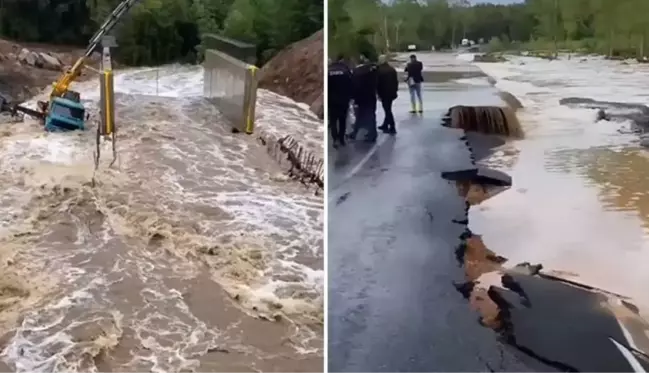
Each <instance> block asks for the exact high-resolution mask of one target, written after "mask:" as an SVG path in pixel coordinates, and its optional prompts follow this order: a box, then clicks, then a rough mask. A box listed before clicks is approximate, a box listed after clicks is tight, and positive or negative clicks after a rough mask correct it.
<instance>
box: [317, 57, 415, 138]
mask: <svg viewBox="0 0 649 373" xmlns="http://www.w3.org/2000/svg"><path fill="white" fill-rule="evenodd" d="M422 70H423V65H422V63H421V62H420V61H418V60H417V57H416V56H415V55H414V54H413V55H411V56H410V62H409V63H408V64H407V65H406V68H405V82H406V83H407V84H408V89H409V91H410V102H411V105H412V107H411V110H410V113H422V112H423V105H422V99H421V83H422V82H423V81H424V79H423V75H422ZM328 72H329V78H328V79H329V88H328V92H329V94H328V105H329V128H330V131H331V137H332V139H333V146H334V148H338V147H340V146H345V143H346V140H347V139H350V140H355V139H356V136H357V135H358V132H359V131H360V130H361V129H365V130H366V131H367V134H366V135H365V141H367V142H375V141H376V139H377V137H378V131H377V129H380V130H381V131H383V132H384V133H387V134H391V135H394V134H396V133H397V129H396V123H395V120H394V115H393V114H392V103H393V102H394V100H395V99H396V98H397V96H398V94H397V92H398V90H399V77H398V74H397V71H396V70H395V69H394V67H392V66H390V63H389V62H388V60H387V58H386V56H379V59H378V63H373V62H371V61H369V60H368V59H367V58H365V57H364V56H361V57H360V64H359V65H357V66H356V67H354V68H353V69H352V68H350V67H349V66H348V65H347V63H346V61H345V60H344V56H342V55H340V56H338V58H337V59H336V61H333V62H330V64H329V69H328ZM377 99H378V100H377ZM377 101H381V106H382V107H383V111H384V113H385V116H384V120H383V123H382V124H381V126H379V127H378V128H377V126H376V125H377V123H376V106H377ZM352 103H353V105H352ZM350 106H352V107H353V108H354V117H355V118H356V120H355V122H354V128H353V129H352V131H351V132H350V133H349V134H348V133H347V117H348V115H349V109H350Z"/></svg>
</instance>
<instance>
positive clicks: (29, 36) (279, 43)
mask: <svg viewBox="0 0 649 373" xmlns="http://www.w3.org/2000/svg"><path fill="white" fill-rule="evenodd" d="M119 2H120V0H65V1H62V0H0V35H2V36H4V37H9V38H11V39H14V40H18V41H29V42H40V43H58V44H71V45H79V46H83V45H86V44H87V42H88V40H89V38H90V37H91V36H92V34H93V33H94V32H95V31H96V29H97V26H98V25H99V24H101V23H102V22H103V20H104V19H105V17H106V16H107V15H108V14H109V13H110V12H111V11H112V9H113V8H114V7H115V6H116V5H117V4H119ZM323 17H324V11H323V1H322V0H141V1H140V3H139V4H138V5H136V7H134V8H133V9H132V10H131V12H130V13H129V14H128V15H127V16H126V17H125V19H124V20H123V21H122V22H121V23H120V25H119V27H118V30H117V32H116V35H117V38H118V40H117V41H118V44H119V48H118V53H119V58H120V61H121V62H123V63H127V64H131V65H154V64H160V63H165V62H170V61H178V60H184V61H188V62H193V61H195V59H196V48H195V47H196V45H197V44H198V43H199V42H200V35H201V34H203V33H208V32H209V33H217V34H222V35H225V36H229V37H232V38H235V39H239V40H242V41H246V42H250V43H253V44H256V45H257V47H258V51H259V57H260V58H261V61H262V62H263V61H265V60H267V59H268V58H269V57H270V56H272V55H273V54H274V53H275V52H277V51H278V50H279V49H281V48H283V47H284V46H286V45H288V44H290V43H292V42H294V41H297V40H300V39H302V38H304V37H307V36H309V35H310V34H312V33H314V32H315V31H317V30H319V29H321V28H322V23H323Z"/></svg>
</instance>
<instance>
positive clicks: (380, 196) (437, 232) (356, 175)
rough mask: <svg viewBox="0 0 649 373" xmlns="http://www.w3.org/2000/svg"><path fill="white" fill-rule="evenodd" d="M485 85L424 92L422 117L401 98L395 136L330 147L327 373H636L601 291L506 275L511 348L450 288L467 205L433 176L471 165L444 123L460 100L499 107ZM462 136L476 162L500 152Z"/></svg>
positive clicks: (458, 270) (456, 274) (457, 276)
mask: <svg viewBox="0 0 649 373" xmlns="http://www.w3.org/2000/svg"><path fill="white" fill-rule="evenodd" d="M484 89H485V88H480V87H478V88H467V87H466V86H461V87H460V86H458V85H453V84H450V83H449V84H446V83H445V84H438V85H436V86H435V88H431V87H427V89H426V90H425V93H424V94H425V96H424V97H425V103H424V107H425V112H424V114H423V115H420V116H410V115H409V114H408V113H407V110H408V105H409V104H408V98H407V92H405V91H402V92H400V97H399V99H398V100H397V102H396V104H395V116H396V119H397V121H398V125H397V126H398V127H397V130H398V131H399V133H398V135H397V136H396V137H391V136H388V135H383V134H382V135H380V136H381V137H380V138H379V142H378V143H377V145H374V146H372V145H367V144H361V143H358V144H350V145H348V146H347V147H346V148H344V149H339V150H333V149H329V154H328V156H329V165H330V167H329V170H328V176H327V177H328V182H329V200H328V204H329V225H328V227H329V228H328V283H329V286H328V291H329V298H328V332H329V334H328V343H329V350H328V359H329V360H328V368H329V371H338V372H342V371H347V372H349V371H517V372H521V371H543V372H550V371H628V372H631V371H634V369H635V370H636V371H642V370H638V369H639V368H637V366H636V367H635V368H634V366H632V363H629V360H628V359H627V358H625V357H624V356H623V353H620V350H619V348H618V347H616V345H615V344H614V343H613V342H612V341H611V338H612V339H614V340H616V341H619V342H622V343H623V344H624V343H626V342H624V341H626V339H625V338H626V335H625V332H624V331H623V330H622V329H621V328H620V323H618V321H617V320H616V318H615V317H613V315H612V313H611V312H607V311H604V310H603V308H602V307H599V305H600V304H601V303H602V302H603V299H602V297H601V296H599V295H597V294H594V293H592V292H589V291H586V290H584V289H581V288H577V287H574V286H569V285H566V284H565V283H561V282H558V281H551V280H548V279H544V278H540V277H535V276H529V275H520V274H515V273H512V274H511V276H508V277H507V280H509V282H510V283H509V284H508V286H507V287H510V288H514V287H515V286H514V287H513V285H512V282H516V284H514V285H516V286H520V287H522V288H523V289H524V294H525V297H524V298H525V299H522V298H521V296H520V295H519V294H516V293H515V292H513V291H510V290H506V289H505V288H504V286H503V288H500V287H495V288H494V291H493V293H494V294H498V295H499V296H500V298H501V299H503V300H504V301H505V302H506V303H505V306H503V308H502V309H505V317H506V318H507V320H506V321H507V323H508V325H509V330H507V332H509V333H510V334H509V337H511V335H512V333H513V335H515V341H513V340H512V338H505V337H504V336H503V333H497V332H494V331H493V330H491V329H489V328H487V327H483V326H481V325H480V323H479V322H478V319H479V315H478V313H477V312H476V311H474V310H472V309H471V306H470V305H469V303H468V301H467V300H466V299H465V298H464V297H463V295H462V294H461V293H460V292H459V291H458V290H457V288H456V286H455V284H461V283H463V282H465V281H466V279H465V273H464V269H463V268H462V267H461V266H458V262H457V258H456V248H457V247H458V245H459V244H460V243H461V240H460V236H461V235H462V234H463V233H465V231H466V225H464V224H462V223H466V219H467V216H466V210H465V201H464V198H462V197H461V196H459V195H458V192H457V189H456V186H455V184H454V183H452V182H449V181H447V180H445V179H444V178H442V176H441V175H442V173H447V172H452V171H461V170H466V169H470V168H474V167H475V166H474V165H473V164H472V161H471V158H470V156H471V153H470V151H469V149H468V148H467V146H466V144H465V141H464V140H463V136H464V133H463V131H461V130H455V129H451V128H445V127H442V126H441V117H442V116H443V115H444V113H445V112H446V111H447V110H448V108H449V107H451V106H454V105H458V104H464V105H467V104H475V105H494V104H497V103H494V101H495V100H499V99H498V98H496V96H495V95H492V94H490V93H489V92H488V91H485V90H484ZM378 112H379V114H380V112H381V110H380V109H379V110H378ZM379 116H380V115H379ZM378 119H379V120H382V118H378ZM468 137H469V141H470V142H471V146H472V147H473V148H474V155H478V157H481V156H484V155H486V154H487V153H488V148H489V147H490V146H493V145H497V142H496V143H493V142H492V141H490V139H488V138H485V141H480V137H479V136H478V137H476V136H474V135H470V136H468ZM505 193H506V192H505ZM495 223H496V222H495ZM469 227H470V222H469ZM476 233H478V234H479V233H480V232H476ZM492 249H494V250H495V251H496V253H497V248H492ZM640 365H641V366H643V367H644V369H647V368H649V365H646V364H645V363H644V362H642V363H641V364H640Z"/></svg>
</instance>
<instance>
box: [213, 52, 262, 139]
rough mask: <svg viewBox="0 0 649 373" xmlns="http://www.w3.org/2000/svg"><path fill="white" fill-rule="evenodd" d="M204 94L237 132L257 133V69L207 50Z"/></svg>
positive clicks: (225, 55) (223, 54) (230, 57)
mask: <svg viewBox="0 0 649 373" xmlns="http://www.w3.org/2000/svg"><path fill="white" fill-rule="evenodd" d="M203 70H204V74H205V75H204V80H203V94H204V96H205V97H206V98H207V99H208V100H209V101H211V102H213V103H214V104H215V105H216V106H217V107H218V108H219V110H220V111H221V112H222V113H223V115H224V116H225V117H226V118H227V119H228V121H230V123H231V125H232V129H233V131H234V132H245V133H248V134H250V133H253V131H254V128H255V106H256V104H257V70H258V69H257V67H256V66H255V65H250V64H248V63H245V62H243V61H240V60H238V59H236V58H234V57H232V56H229V55H227V54H225V53H222V52H219V51H217V50H214V49H208V50H206V51H205V61H204V62H203Z"/></svg>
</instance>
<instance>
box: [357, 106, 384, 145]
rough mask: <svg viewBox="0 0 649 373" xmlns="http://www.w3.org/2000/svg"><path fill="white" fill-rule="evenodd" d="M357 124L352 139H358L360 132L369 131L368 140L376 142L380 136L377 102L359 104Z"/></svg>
mask: <svg viewBox="0 0 649 373" xmlns="http://www.w3.org/2000/svg"><path fill="white" fill-rule="evenodd" d="M357 105H358V108H357V110H356V123H355V125H354V132H352V135H351V136H352V138H356V135H357V134H358V131H359V130H361V129H365V130H366V131H367V135H365V136H366V139H367V140H371V141H374V140H376V137H377V136H378V134H377V133H376V100H372V101H364V102H360V103H358V104H357Z"/></svg>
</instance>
